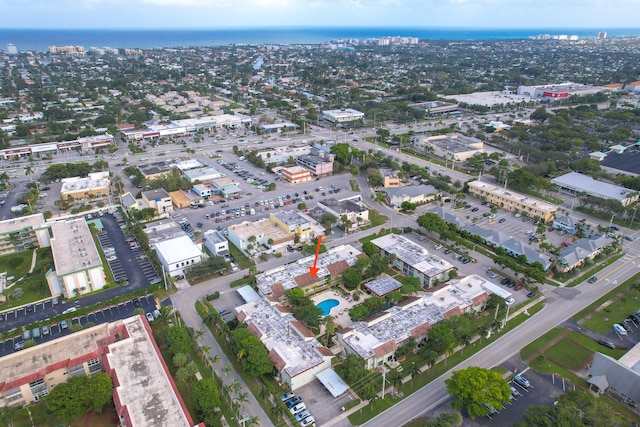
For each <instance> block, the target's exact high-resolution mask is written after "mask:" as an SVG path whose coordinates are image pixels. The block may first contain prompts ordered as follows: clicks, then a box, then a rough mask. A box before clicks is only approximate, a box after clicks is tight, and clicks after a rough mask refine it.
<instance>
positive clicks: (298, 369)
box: [236, 298, 323, 377]
mask: <svg viewBox="0 0 640 427" xmlns="http://www.w3.org/2000/svg"><path fill="white" fill-rule="evenodd" d="M236 311H237V312H238V313H244V314H245V315H246V318H245V319H244V320H243V321H244V322H245V323H247V324H248V325H250V326H249V328H250V329H252V328H255V330H257V331H258V332H259V335H260V337H259V338H260V341H262V343H263V344H264V345H265V347H267V350H269V351H272V350H275V351H276V352H277V354H278V356H279V357H280V359H282V361H283V362H284V363H285V365H284V367H281V368H282V369H279V370H285V371H287V373H288V374H289V375H290V376H291V377H294V376H296V375H298V374H300V373H302V372H304V371H306V370H307V369H309V368H311V367H313V366H316V365H318V364H320V363H322V362H323V357H322V356H321V355H320V353H318V351H317V350H316V347H320V346H322V344H320V342H319V341H318V340H317V339H315V337H304V336H303V335H302V333H301V331H300V330H299V329H297V328H296V327H294V326H293V324H292V323H291V322H296V324H300V322H299V321H298V320H297V319H296V318H295V317H293V314H291V313H283V312H281V311H279V310H278V309H277V308H276V307H275V306H273V305H271V303H269V301H267V300H265V299H263V298H260V299H258V300H255V301H252V302H249V303H247V304H244V305H241V306H239V307H236ZM251 325H253V326H251ZM303 328H306V327H304V326H303Z"/></svg>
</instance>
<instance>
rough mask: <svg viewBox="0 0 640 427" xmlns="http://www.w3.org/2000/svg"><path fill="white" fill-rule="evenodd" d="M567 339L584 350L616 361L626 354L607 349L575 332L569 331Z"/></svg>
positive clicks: (624, 351) (621, 351)
mask: <svg viewBox="0 0 640 427" xmlns="http://www.w3.org/2000/svg"><path fill="white" fill-rule="evenodd" d="M567 338H568V339H569V340H571V341H573V342H575V343H578V344H580V345H581V346H582V347H584V348H588V349H589V350H591V351H593V352H596V351H597V352H599V353H602V354H606V355H607V356H611V357H613V358H614V359H616V360H617V359H620V358H621V357H622V356H624V354H625V353H626V352H627V350H612V349H610V348H609V347H605V346H603V345H601V344H598V343H597V342H595V341H594V340H592V339H591V338H589V337H586V336H584V335H582V334H581V333H579V332H575V331H571V332H570V333H569V335H567Z"/></svg>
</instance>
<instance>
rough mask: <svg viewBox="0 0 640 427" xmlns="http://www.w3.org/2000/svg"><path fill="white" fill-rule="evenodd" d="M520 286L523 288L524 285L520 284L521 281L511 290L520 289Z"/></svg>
mask: <svg viewBox="0 0 640 427" xmlns="http://www.w3.org/2000/svg"><path fill="white" fill-rule="evenodd" d="M522 288H524V286H522V284H521V283H518V284H517V285H516V287H515V288H513V290H514V291H519V290H520V289H522Z"/></svg>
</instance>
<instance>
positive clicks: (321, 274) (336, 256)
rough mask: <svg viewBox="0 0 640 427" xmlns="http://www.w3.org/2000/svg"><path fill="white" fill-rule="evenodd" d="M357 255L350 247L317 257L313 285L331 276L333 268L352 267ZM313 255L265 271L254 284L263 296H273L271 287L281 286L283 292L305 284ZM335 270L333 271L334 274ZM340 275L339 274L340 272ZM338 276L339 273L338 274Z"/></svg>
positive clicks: (339, 248) (358, 252) (257, 277)
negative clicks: (316, 271) (343, 265)
mask: <svg viewBox="0 0 640 427" xmlns="http://www.w3.org/2000/svg"><path fill="white" fill-rule="evenodd" d="M358 255H361V252H360V251H359V250H357V249H355V248H354V247H353V246H350V245H342V246H336V247H333V248H331V249H329V250H328V251H327V252H324V253H321V254H320V255H318V261H317V264H316V267H317V268H319V270H318V274H317V275H316V277H315V278H314V280H313V283H317V282H319V281H322V280H324V279H325V278H326V277H327V276H329V275H332V273H331V270H332V269H334V266H335V268H337V269H341V264H342V263H346V264H345V265H348V266H349V267H352V266H353V265H354V264H355V263H356V259H357V257H358ZM314 258H315V255H311V256H308V257H306V258H302V259H299V260H298V261H296V262H294V263H291V264H286V265H283V266H281V267H276V268H273V269H271V270H267V271H265V272H264V273H261V274H258V275H257V276H256V283H257V286H258V289H259V290H260V292H262V294H263V295H273V290H272V286H274V285H277V284H279V285H282V288H283V290H284V291H286V290H288V289H293V288H295V287H297V286H298V283H306V280H305V279H307V278H309V277H310V275H309V267H311V266H313V260H314ZM335 271H336V270H334V273H335ZM340 273H341V272H340ZM338 274H339V273H338ZM296 279H298V280H297V281H296Z"/></svg>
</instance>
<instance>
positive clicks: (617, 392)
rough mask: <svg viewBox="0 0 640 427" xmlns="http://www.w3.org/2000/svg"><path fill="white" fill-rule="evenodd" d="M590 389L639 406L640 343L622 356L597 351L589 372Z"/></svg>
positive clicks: (633, 405)
mask: <svg viewBox="0 0 640 427" xmlns="http://www.w3.org/2000/svg"><path fill="white" fill-rule="evenodd" d="M588 374H589V375H588V378H589V380H588V382H589V389H590V390H592V389H593V388H595V391H596V392H598V393H599V394H604V393H607V394H608V395H609V396H611V397H613V398H615V399H616V400H619V401H621V402H624V403H627V404H628V405H629V406H632V407H634V408H635V407H637V404H638V402H640V390H639V389H638V382H639V381H640V345H639V344H636V345H635V346H633V347H632V348H631V349H630V350H629V351H627V352H626V353H625V354H624V355H623V356H622V357H621V358H619V359H617V360H616V359H614V358H613V357H610V356H607V355H605V354H602V353H599V352H596V353H595V354H594V355H593V361H592V362H591V365H590V366H589V372H588ZM592 387H593V388H592Z"/></svg>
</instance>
